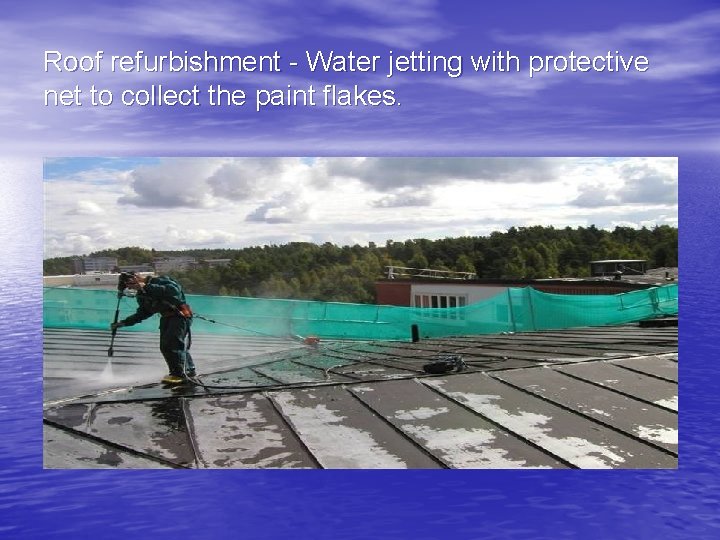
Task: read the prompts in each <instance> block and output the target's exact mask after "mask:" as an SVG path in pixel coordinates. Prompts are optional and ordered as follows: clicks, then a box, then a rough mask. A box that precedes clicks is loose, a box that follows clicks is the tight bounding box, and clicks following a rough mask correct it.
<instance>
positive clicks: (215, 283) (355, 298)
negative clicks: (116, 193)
mask: <svg viewBox="0 0 720 540" xmlns="http://www.w3.org/2000/svg"><path fill="white" fill-rule="evenodd" d="M83 256H85V255H83ZM87 256H98V257H99V256H110V257H117V258H118V264H119V265H135V264H142V263H151V262H152V261H153V259H155V258H157V257H177V256H189V257H195V258H196V259H197V260H198V262H199V263H200V264H199V265H198V267H197V268H195V269H193V270H189V271H186V272H182V273H180V272H178V273H175V274H173V277H175V278H177V279H179V280H180V281H181V283H183V285H184V287H185V289H186V291H187V292H188V293H190V294H210V295H229V296H253V297H265V298H296V299H304V300H324V301H336V302H358V303H372V302H374V297H375V287H374V282H375V281H376V280H377V279H378V278H380V277H382V276H383V274H384V270H385V267H386V266H406V267H411V268H432V269H434V270H454V271H460V272H474V273H476V274H477V276H478V277H480V278H549V277H583V276H587V275H588V274H589V264H588V263H589V262H590V261H591V260H597V259H646V260H647V261H648V268H658V267H676V266H677V265H678V230H677V228H674V227H669V226H666V225H664V226H659V227H654V228H652V229H648V228H642V229H634V228H630V227H616V228H615V230H613V231H607V230H602V229H598V228H596V227H595V226H592V225H591V226H589V227H578V228H570V227H567V228H564V229H556V228H554V227H542V226H535V227H519V228H515V227H512V228H510V229H509V230H508V231H507V232H494V233H492V234H490V235H489V236H482V237H481V236H465V237H460V238H444V239H441V240H425V239H415V240H406V241H403V242H396V241H393V240H388V241H387V242H386V243H385V245H384V246H378V245H376V244H374V243H372V242H371V243H370V244H369V245H368V246H360V245H354V246H336V245H334V244H331V243H325V244H322V245H317V244H312V243H306V242H291V243H288V244H283V245H266V246H258V247H248V248H243V249H199V250H185V251H156V250H154V249H145V248H140V247H123V248H120V249H112V250H103V251H98V252H94V253H89V254H87ZM72 259H73V257H58V258H52V259H46V260H45V261H44V264H43V273H44V274H45V275H60V274H72V273H73V265H72ZM208 259H230V260H231V262H230V263H229V264H228V265H227V266H223V267H210V266H208V265H207V264H205V265H203V264H202V261H203V260H208Z"/></svg>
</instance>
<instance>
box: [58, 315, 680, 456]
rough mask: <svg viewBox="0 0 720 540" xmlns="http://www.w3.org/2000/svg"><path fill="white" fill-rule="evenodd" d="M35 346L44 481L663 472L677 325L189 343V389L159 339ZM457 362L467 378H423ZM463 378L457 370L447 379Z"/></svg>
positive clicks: (137, 336) (673, 431)
mask: <svg viewBox="0 0 720 540" xmlns="http://www.w3.org/2000/svg"><path fill="white" fill-rule="evenodd" d="M107 334H108V333H107V332H88V331H74V330H65V331H63V330H53V331H51V332H47V333H46V341H45V357H44V360H45V364H46V365H45V373H46V381H45V384H46V386H45V389H46V392H47V393H46V396H45V398H46V401H45V407H44V408H45V410H44V419H45V426H46V429H47V432H46V433H47V434H50V435H51V436H46V439H45V457H46V459H45V463H46V466H47V467H53V468H85V467H102V466H106V467H118V468H123V467H128V468H133V467H145V466H147V467H176V468H177V467H181V468H186V467H190V468H195V467H198V468H442V467H450V468H525V467H552V468H564V467H573V468H575V467H580V468H675V467H677V417H678V415H677V386H678V385H677V365H678V364H677V327H661V328H643V329H640V328H638V326H636V325H629V326H622V327H603V328H581V329H572V330H564V331H554V332H538V333H523V334H498V335H482V336H462V337H457V338H442V339H436V340H421V341H419V342H417V343H411V342H361V341H355V342H353V341H345V342H333V341H328V342H321V343H320V344H319V345H316V346H311V345H303V344H301V343H298V342H293V341H288V340H285V341H283V340H277V339H268V340H264V339H263V338H253V339H250V338H238V337H232V336H207V335H206V336H201V337H198V338H195V339H194V344H193V353H194V356H195V358H196V363H197V364H198V366H199V369H200V373H201V381H202V385H201V386H191V387H187V386H186V387H181V388H178V389H170V388H166V387H163V386H162V385H160V384H158V383H157V382H154V381H157V380H158V379H159V378H160V377H161V376H162V374H163V373H164V363H163V361H162V358H161V356H160V354H159V352H158V351H157V335H156V334H148V333H140V332H137V333H134V334H133V335H128V334H125V335H123V340H122V344H121V345H122V347H121V348H119V349H118V352H119V356H118V357H117V358H113V359H112V368H113V369H112V372H111V373H106V371H107V364H108V358H107V355H106V346H107V337H108V336H107ZM453 355H455V357H456V358H460V359H462V360H463V362H464V369H462V370H461V371H456V370H454V371H451V372H448V373H444V374H442V375H431V374H427V373H425V371H424V370H423V366H424V365H425V364H427V363H428V362H432V361H435V360H438V359H443V358H444V359H447V358H451V357H452V356H453ZM458 367H460V368H462V367H463V366H461V365H460V364H456V365H455V369H457V368H458Z"/></svg>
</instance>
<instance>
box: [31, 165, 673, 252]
mask: <svg viewBox="0 0 720 540" xmlns="http://www.w3.org/2000/svg"><path fill="white" fill-rule="evenodd" d="M83 163H84V162H83V161H82V160H80V159H78V160H73V159H72V158H69V159H65V160H55V161H53V160H48V161H47V162H46V166H45V170H46V175H47V179H46V182H45V193H46V197H45V201H46V202H45V208H46V235H45V246H46V256H48V257H51V256H58V255H71V254H83V253H90V252H92V251H97V250H100V249H107V248H117V247H122V246H131V245H136V246H143V247H154V248H155V249H158V250H171V249H178V250H179V249H187V248H191V247H227V248H238V247H245V246H251V245H262V244H265V243H285V242H289V241H312V242H325V241H331V242H335V243H340V244H346V243H353V242H358V241H359V242H369V241H373V242H376V243H378V244H381V245H382V244H384V243H385V241H386V240H388V239H393V240H396V241H398V240H404V239H407V238H443V237H448V236H461V235H486V234H489V233H490V232H492V231H494V230H506V229H507V228H509V227H511V226H528V225H534V224H539V225H553V226H556V227H564V226H586V225H589V224H595V225H597V226H599V227H612V226H614V225H613V224H614V223H633V224H635V225H636V226H642V224H646V223H657V224H663V223H669V224H676V223H677V160H676V159H675V158H616V159H607V158H542V159H540V158H524V159H522V158H473V159H456V158H437V159H436V158H402V159H399V158H316V159H300V158H178V159H174V158H173V159H162V160H159V161H155V160H153V161H148V160H144V161H143V160H138V161H137V162H132V161H131V160H128V163H127V164H125V163H121V166H122V167H125V168H124V169H122V168H121V169H119V170H113V169H108V168H103V167H106V164H102V163H100V160H96V161H94V162H93V161H92V160H90V161H89V162H88V164H87V166H86V167H83ZM63 170H72V171H73V172H72V173H67V174H61V173H62V171H63Z"/></svg>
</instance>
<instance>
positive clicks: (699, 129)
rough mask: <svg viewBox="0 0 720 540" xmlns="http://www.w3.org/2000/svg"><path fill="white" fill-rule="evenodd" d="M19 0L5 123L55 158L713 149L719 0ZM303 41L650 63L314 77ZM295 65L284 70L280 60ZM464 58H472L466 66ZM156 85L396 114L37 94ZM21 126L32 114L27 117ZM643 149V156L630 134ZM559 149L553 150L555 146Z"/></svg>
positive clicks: (6, 28)
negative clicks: (222, 61)
mask: <svg viewBox="0 0 720 540" xmlns="http://www.w3.org/2000/svg"><path fill="white" fill-rule="evenodd" d="M32 6H33V9H28V8H22V7H19V5H15V4H11V5H10V6H9V7H8V9H6V10H5V11H4V16H3V19H2V21H0V30H2V32H0V48H1V49H2V50H3V51H4V54H3V56H2V65H0V68H2V70H3V73H12V74H13V76H12V84H11V85H9V86H8V85H5V86H4V87H3V88H2V90H1V92H2V94H1V95H0V97H1V98H2V107H1V108H0V123H1V125H2V127H3V131H4V132H5V133H6V134H7V135H10V134H11V135H12V136H9V137H7V139H8V143H10V145H11V147H12V149H13V151H14V152H23V153H29V154H33V152H34V149H36V148H37V146H38V143H41V144H43V145H44V148H46V149H47V152H46V153H47V155H99V154H100V155H106V154H107V153H108V152H110V151H112V153H113V154H114V155H138V154H140V155H148V154H151V155H177V154H182V155H200V156H208V155H213V156H214V155H227V156H239V155H245V154H254V155H257V154H262V155H274V156H278V155H282V156H287V155H293V156H317V155H352V156H362V155H428V154H433V155H443V156H445V155H457V154H465V155H467V154H474V155H487V154H489V153H490V154H498V153H499V154H511V155H518V154H520V155H534V154H542V155H548V154H552V155H567V154H572V155H578V154H583V155H597V153H598V151H599V149H600V148H602V154H604V155H616V154H623V155H626V154H627V153H628V151H629V150H632V153H633V154H635V155H638V154H640V155H647V154H657V153H658V152H659V153H661V154H668V153H669V154H670V155H672V154H673V152H669V151H670V150H673V151H674V153H677V152H678V150H679V149H684V148H690V149H699V148H705V149H710V148H715V147H716V146H717V143H718V141H717V135H716V133H715V131H714V130H715V122H714V121H713V120H714V118H715V117H717V114H718V107H720V105H718V100H717V99H716V97H717V96H716V92H715V86H714V79H715V78H716V77H717V75H718V70H720V54H719V53H720V44H719V42H718V39H717V33H718V32H717V28H718V24H719V21H720V9H718V8H716V7H715V5H714V3H713V2H692V1H690V2H682V3H679V2H662V1H660V2H613V1H611V2H604V3H602V4H601V5H600V4H598V5H585V4H584V3H583V4H577V5H575V4H573V3H571V2H558V1H555V2H543V3H525V2H503V3H501V4H490V3H462V4H456V3H454V4H452V5H451V6H449V7H447V6H444V5H443V4H441V3H440V2H434V1H430V0H415V1H411V2H388V1H384V0H383V1H379V0H364V1H359V2H346V1H341V0H330V1H319V2H313V3H311V4H308V3H296V2H295V3H293V2H287V1H277V0H276V1H270V2H267V1H263V2H260V1H249V2H229V1H225V2H222V1H220V2H213V3H212V5H210V6H207V7H204V8H201V9H199V8H198V7H197V5H196V3H195V2H188V1H185V0H182V1H167V0H165V1H160V2H153V3H152V4H151V5H150V4H149V3H145V2H124V3H122V4H117V5H112V6H110V5H109V4H107V3H98V2H84V3H83V2H76V3H73V5H72V6H73V7H72V8H69V7H68V6H67V4H61V3H58V4H52V3H33V4H32ZM44 50H58V51H61V52H62V53H64V54H65V55H70V54H74V55H78V56H80V55H87V54H90V55H92V54H94V52H95V51H96V50H104V51H105V55H106V57H109V56H110V55H112V54H117V55H131V54H134V53H135V51H137V50H143V51H145V52H146V53H148V54H167V53H168V51H170V50H173V51H185V50H188V51H189V52H190V53H191V54H192V53H202V52H203V51H205V50H207V51H210V52H211V53H214V54H242V55H246V54H252V55H259V54H271V53H273V52H274V51H276V50H277V51H278V52H279V53H280V54H281V55H282V57H283V61H281V66H283V71H282V72H281V73H270V74H268V73H257V72H255V73H224V74H197V73H195V74H193V73H189V74H186V73H162V74H157V73H155V74H153V73H140V74H138V73H132V74H129V73H111V72H109V71H107V70H103V71H102V72H100V73H96V72H93V73H86V74H82V73H75V74H73V73H52V72H49V73H44V72H43V67H44V63H43V60H44V56H43V51H44ZM306 50H309V51H311V52H314V51H316V50H324V51H327V50H335V51H338V52H347V51H350V50H352V51H355V52H356V53H358V54H359V53H362V54H367V55H372V54H378V55H382V56H386V55H387V54H388V52H389V51H390V50H392V51H395V53H396V54H397V53H401V52H402V53H405V54H408V53H409V52H410V51H413V50H415V51H419V50H423V51H430V52H432V53H435V54H443V55H463V56H464V57H466V58H467V57H468V56H469V55H471V54H476V55H477V54H489V53H490V52H492V51H494V50H496V51H497V50H508V51H511V52H512V53H514V54H516V55H518V56H519V57H521V58H523V59H524V58H526V57H527V56H528V55H530V54H537V55H546V54H547V55H562V54H568V53H569V51H570V50H574V51H575V52H576V53H577V54H585V55H591V56H592V55H596V54H604V53H606V52H607V51H608V50H609V51H615V50H617V51H620V52H621V54H623V55H624V56H626V57H627V56H629V55H645V56H648V57H649V59H650V69H649V70H648V71H647V72H645V73H631V74H621V73H612V74H610V73H589V72H588V73H569V72H566V73H549V74H544V75H542V76H536V77H534V78H533V79H530V78H529V77H528V76H527V73H526V72H525V71H524V70H523V71H522V72H521V73H472V72H471V70H468V69H466V70H465V73H464V74H463V76H462V77H459V78H454V79H453V78H450V77H448V76H447V75H445V74H437V73H435V74H433V73H405V74H399V75H397V76H396V77H393V78H391V79H388V78H387V77H386V76H385V71H384V70H380V71H381V72H380V73H376V74H373V73H348V74H324V73H311V72H310V71H309V70H308V69H307V67H306V66H305V62H304V60H303V59H304V53H305V51H306ZM293 59H294V60H296V61H298V62H300V65H299V66H298V67H297V68H290V67H289V66H287V65H286V62H289V61H290V60H293ZM466 64H468V65H466V68H467V67H469V62H466ZM153 83H162V84H165V85H167V86H169V87H173V88H178V89H180V88H186V87H189V86H192V84H198V85H199V86H200V87H202V88H205V87H206V86H207V85H209V84H211V83H216V84H223V86H225V87H228V88H242V89H245V90H246V91H247V92H248V93H249V94H251V95H252V93H253V92H254V90H255V89H256V88H258V87H263V88H280V89H283V88H286V87H287V85H288V84H290V85H292V87H293V88H306V87H307V86H308V85H310V84H313V85H315V86H316V87H318V86H321V85H324V84H328V83H331V84H336V85H338V86H339V87H348V86H351V85H353V84H359V85H360V86H362V87H367V88H381V89H382V88H390V89H393V90H394V91H395V92H396V96H397V98H398V99H399V101H400V102H401V105H400V106H399V107H390V108H388V107H379V108H366V109H360V108H327V107H312V108H288V107H279V108H275V109H273V110H263V111H260V112H259V113H256V112H255V111H254V109H253V108H252V107H251V106H245V107H236V108H232V107H218V108H211V107H209V106H204V107H199V108H197V107H192V108H177V107H176V108H169V107H166V108H161V107H155V108H151V107H144V108H138V107H121V106H116V105H113V106H111V107H110V108H108V109H106V110H98V109H96V108H92V107H88V106H85V107H81V108H70V109H68V108H46V107H44V106H42V102H43V90H44V89H48V88H53V89H61V88H72V87H74V85H75V84H79V85H80V86H81V87H82V88H85V89H87V88H88V87H89V85H90V84H96V85H97V87H98V88H100V87H102V88H109V89H112V90H114V91H115V92H118V91H119V90H121V89H124V88H133V89H138V88H147V87H148V86H149V85H151V84H153ZM20 119H22V121H20ZM628 140H632V141H633V145H632V149H630V148H628V146H627V144H626V142H627V141H628ZM550 143H551V144H550Z"/></svg>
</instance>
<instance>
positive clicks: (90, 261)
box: [73, 257, 118, 274]
mask: <svg viewBox="0 0 720 540" xmlns="http://www.w3.org/2000/svg"><path fill="white" fill-rule="evenodd" d="M117 266H118V260H117V257H78V258H76V259H73V271H74V272H75V273H76V274H93V273H98V272H114V271H116V270H117Z"/></svg>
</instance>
